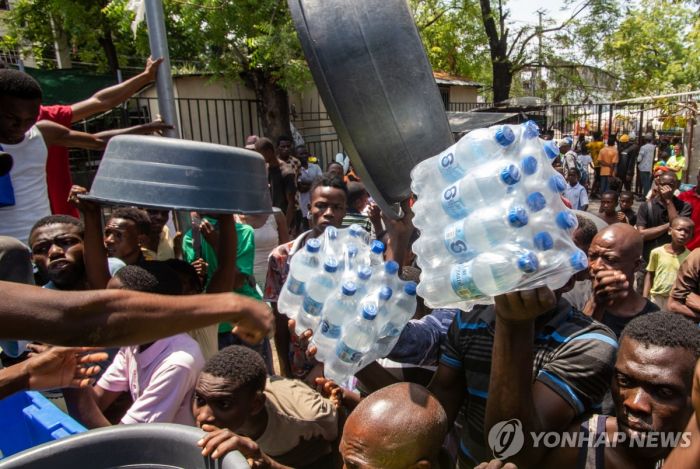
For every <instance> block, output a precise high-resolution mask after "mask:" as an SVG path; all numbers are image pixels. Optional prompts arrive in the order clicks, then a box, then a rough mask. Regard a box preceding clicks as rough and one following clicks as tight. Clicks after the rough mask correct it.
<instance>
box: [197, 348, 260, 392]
mask: <svg viewBox="0 0 700 469" xmlns="http://www.w3.org/2000/svg"><path fill="white" fill-rule="evenodd" d="M202 373H207V374H209V375H212V376H214V377H216V378H224V379H226V380H229V381H232V382H233V383H235V384H236V388H237V389H239V390H248V391H251V392H255V391H262V390H264V389H265V382H266V380H267V369H266V367H265V361H264V360H263V358H262V357H261V356H260V354H259V353H257V352H255V351H253V350H251V349H249V348H247V347H243V346H241V345H230V346H228V347H226V348H223V349H221V350H219V353H217V354H216V355H214V356H213V357H211V358H210V359H209V360H207V362H206V363H205V364H204V369H202Z"/></svg>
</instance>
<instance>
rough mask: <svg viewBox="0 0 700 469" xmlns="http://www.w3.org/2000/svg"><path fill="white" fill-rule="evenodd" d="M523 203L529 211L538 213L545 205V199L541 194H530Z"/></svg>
mask: <svg viewBox="0 0 700 469" xmlns="http://www.w3.org/2000/svg"><path fill="white" fill-rule="evenodd" d="M525 203H526V204H527V208H529V209H530V211H532V212H539V211H540V210H542V209H543V208H544V207H545V205H547V199H545V198H544V195H543V194H542V192H531V193H530V194H528V196H527V197H526V198H525Z"/></svg>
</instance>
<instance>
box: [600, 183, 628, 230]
mask: <svg viewBox="0 0 700 469" xmlns="http://www.w3.org/2000/svg"><path fill="white" fill-rule="evenodd" d="M617 201H618V195H617V192H614V191H607V192H604V193H603V195H602V196H601V197H600V208H599V209H598V216H599V217H600V218H602V219H603V220H605V222H606V223H607V224H608V225H612V224H613V223H627V217H625V214H624V213H622V212H618V211H617Z"/></svg>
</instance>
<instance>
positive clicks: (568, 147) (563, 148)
mask: <svg viewBox="0 0 700 469" xmlns="http://www.w3.org/2000/svg"><path fill="white" fill-rule="evenodd" d="M569 150H571V145H569V144H568V143H562V144H561V145H559V152H560V153H561V154H562V155H564V154H566V152H568V151H569Z"/></svg>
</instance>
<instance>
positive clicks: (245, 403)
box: [192, 373, 264, 432]
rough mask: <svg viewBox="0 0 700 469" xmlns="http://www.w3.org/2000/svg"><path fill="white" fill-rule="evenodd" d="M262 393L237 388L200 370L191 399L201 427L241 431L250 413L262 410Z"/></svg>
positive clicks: (227, 381) (196, 418) (233, 384)
mask: <svg viewBox="0 0 700 469" xmlns="http://www.w3.org/2000/svg"><path fill="white" fill-rule="evenodd" d="M258 395H260V396H262V393H261V392H259V391H256V392H246V391H241V390H239V389H237V386H236V384H235V383H233V382H232V381H230V380H228V379H226V378H221V377H216V376H212V375H210V374H208V373H200V374H199V379H198V380H197V384H196V386H195V388H194V396H193V398H192V415H193V416H194V419H195V422H196V423H197V426H198V427H199V428H201V427H202V425H205V424H207V425H214V426H216V427H218V428H228V429H229V430H231V431H232V432H236V431H238V430H239V429H240V428H241V427H242V426H243V424H245V422H246V420H247V419H248V417H249V416H250V415H254V414H256V413H257V412H260V410H261V409H262V405H263V404H264V398H261V397H260V396H258Z"/></svg>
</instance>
